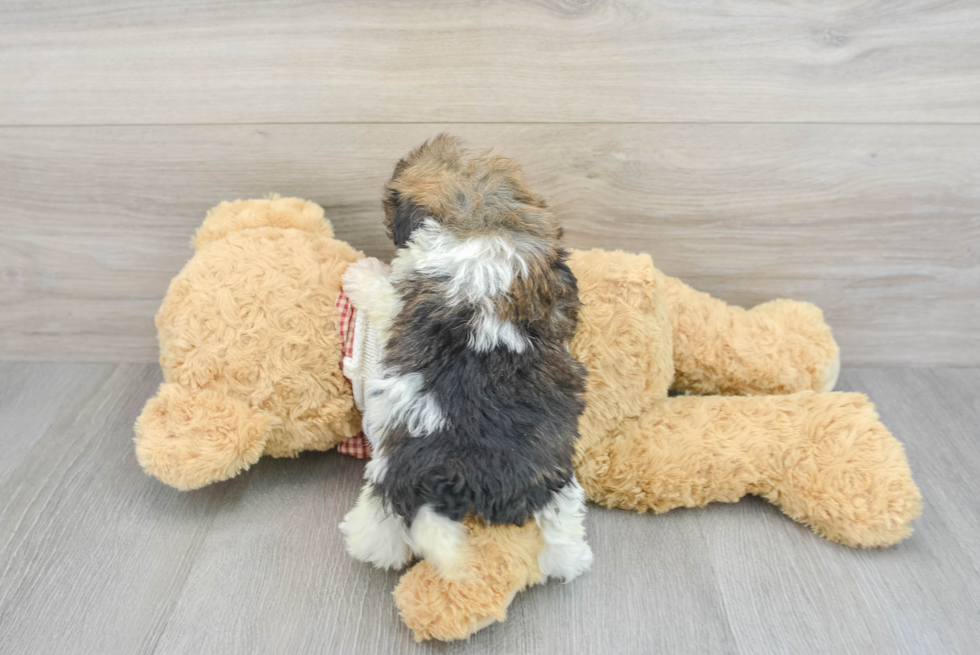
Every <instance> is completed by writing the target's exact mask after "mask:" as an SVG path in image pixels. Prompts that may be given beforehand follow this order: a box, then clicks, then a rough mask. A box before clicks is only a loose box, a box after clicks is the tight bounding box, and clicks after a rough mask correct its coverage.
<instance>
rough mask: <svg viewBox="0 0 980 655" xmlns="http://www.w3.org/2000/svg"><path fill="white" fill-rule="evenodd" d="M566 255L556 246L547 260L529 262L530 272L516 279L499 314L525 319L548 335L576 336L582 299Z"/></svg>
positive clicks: (544, 335) (542, 334)
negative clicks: (579, 297)
mask: <svg viewBox="0 0 980 655" xmlns="http://www.w3.org/2000/svg"><path fill="white" fill-rule="evenodd" d="M567 258H568V254H567V253H566V252H565V251H564V250H560V249H559V250H557V251H555V253H553V254H552V256H551V257H550V261H548V260H545V261H542V262H540V263H538V265H532V266H531V267H530V268H531V271H530V275H528V276H526V277H525V276H521V277H518V278H517V279H515V280H514V282H513V283H512V284H511V287H510V292H509V293H508V294H507V297H506V300H504V301H503V302H502V303H500V304H499V305H498V308H499V311H500V317H501V318H502V319H504V320H511V321H515V322H518V323H524V324H526V325H527V326H528V327H529V328H531V329H532V330H533V331H535V332H537V333H538V334H539V335H541V336H543V337H546V338H549V339H559V340H561V341H566V340H568V339H571V338H572V337H573V336H575V328H576V326H577V324H578V312H579V306H580V304H581V303H580V302H579V299H578V281H577V280H576V279H575V275H574V274H573V273H572V270H571V269H570V268H569V267H568V264H567V263H566V259H567Z"/></svg>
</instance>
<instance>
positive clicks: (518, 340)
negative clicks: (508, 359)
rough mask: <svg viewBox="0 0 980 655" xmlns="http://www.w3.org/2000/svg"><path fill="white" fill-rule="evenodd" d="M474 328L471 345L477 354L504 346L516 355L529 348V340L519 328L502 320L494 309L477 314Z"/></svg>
mask: <svg viewBox="0 0 980 655" xmlns="http://www.w3.org/2000/svg"><path fill="white" fill-rule="evenodd" d="M472 327H473V332H471V333H470V339H469V345H470V348H472V349H473V350H475V351H477V352H481V353H482V352H487V351H490V350H493V349H494V348H496V347H497V346H498V345H500V344H503V345H505V346H507V347H508V348H510V349H511V350H513V351H514V352H516V353H522V352H524V350H525V349H526V348H527V346H528V342H527V339H526V338H525V337H524V335H522V334H521V332H520V330H518V329H517V326H516V325H514V324H513V323H511V322H510V321H502V320H500V317H499V316H497V314H496V312H494V311H493V309H492V308H487V307H484V308H483V309H482V310H481V311H480V312H479V313H478V314H477V317H476V320H475V322H474V325H473V326H472Z"/></svg>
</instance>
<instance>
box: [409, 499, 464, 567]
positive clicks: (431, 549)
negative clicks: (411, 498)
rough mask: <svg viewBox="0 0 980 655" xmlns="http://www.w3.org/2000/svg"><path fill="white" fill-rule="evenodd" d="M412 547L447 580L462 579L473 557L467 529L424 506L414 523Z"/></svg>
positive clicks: (428, 506)
mask: <svg viewBox="0 0 980 655" xmlns="http://www.w3.org/2000/svg"><path fill="white" fill-rule="evenodd" d="M410 535H411V539H412V548H413V549H414V550H415V552H416V553H418V554H419V555H421V556H422V557H424V558H425V559H426V560H427V561H428V562H429V563H430V564H431V565H432V566H433V567H434V568H435V570H436V573H438V574H439V576H440V577H442V578H443V579H444V580H455V579H459V578H461V577H462V575H463V572H464V569H465V564H466V562H467V560H468V555H470V552H469V547H468V546H467V544H466V527H465V526H464V525H463V524H462V523H460V522H458V521H454V520H452V519H451V518H449V517H448V516H443V515H441V514H438V513H436V511H435V510H433V509H432V507H431V506H430V505H423V506H422V507H421V508H420V509H419V511H418V513H417V514H416V515H415V518H414V519H413V520H412V528H411V531H410Z"/></svg>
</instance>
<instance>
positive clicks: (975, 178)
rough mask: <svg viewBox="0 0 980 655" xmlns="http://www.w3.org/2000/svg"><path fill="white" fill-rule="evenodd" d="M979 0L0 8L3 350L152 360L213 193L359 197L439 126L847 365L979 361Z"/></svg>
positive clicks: (349, 224) (352, 237) (362, 218)
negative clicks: (804, 333) (514, 163)
mask: <svg viewBox="0 0 980 655" xmlns="http://www.w3.org/2000/svg"><path fill="white" fill-rule="evenodd" d="M978 35H980V3H977V2H975V0H961V1H955V0H954V1H938V0H935V1H929V0H914V1H913V0H867V1H864V2H859V3H854V2H838V1H832V2H820V3H816V2H795V1H794V2H785V1H763V0H727V1H723V0H717V1H714V0H660V1H640V0H619V1H617V2H612V1H605V0H535V1H526V2H470V1H462V0H459V1H452V2H450V1H439V2H430V3H413V2H407V1H404V2H397V1H392V2H374V1H368V0H345V1H342V2H330V3H315V2H287V1H283V0H281V1H276V2H254V3H253V2H236V3H221V4H217V3H202V2H197V1H194V0H183V1H173V2H168V3H166V4H165V5H162V4H160V3H155V2H150V1H149V0H118V1H113V0H99V1H91V2H85V3H77V2H68V1H66V0H53V1H49V2H45V3H34V2H22V3H7V4H5V5H4V7H3V8H0V207H2V210H0V359H7V360H83V361H153V360H154V359H155V358H156V355H157V351H156V341H155V333H154V327H153V322H152V316H153V314H154V312H155V311H156V308H157V306H158V305H159V302H160V299H161V297H162V295H163V293H164V292H165V290H166V286H167V283H168V281H169V279H170V278H171V277H172V276H173V275H174V274H175V273H176V272H177V271H178V270H179V269H180V267H181V265H182V264H183V262H184V261H186V259H187V258H188V257H189V256H190V248H189V239H190V236H191V235H192V234H193V232H194V229H195V228H196V226H197V225H198V224H199V223H200V221H201V220H202V219H203V217H204V213H205V212H206V210H207V209H208V208H209V207H210V206H211V205H213V204H215V203H217V202H218V201H221V200H226V199H234V198H245V197H255V196H260V195H264V194H266V193H269V192H278V193H281V194H284V195H298V196H302V197H307V198H311V199H313V200H316V201H317V202H319V203H321V204H322V205H324V207H325V208H326V209H327V212H328V215H329V217H330V218H331V220H332V221H333V222H334V225H335V228H336V232H337V235H338V236H339V237H340V238H343V239H346V240H347V241H349V242H350V243H352V244H353V245H355V246H356V247H358V248H360V249H362V250H364V251H365V252H366V253H368V254H371V255H377V256H382V257H386V256H390V254H391V247H390V246H389V244H387V243H386V240H385V238H384V235H383V231H382V229H381V226H380V189H381V186H382V184H383V183H384V181H385V179H386V177H387V175H388V174H389V173H390V171H391V168H392V166H393V164H394V162H395V161H396V160H397V158H398V157H399V156H400V155H402V154H403V153H404V152H406V151H407V150H408V149H409V148H411V147H413V146H414V145H417V144H418V143H419V142H421V141H422V140H424V139H425V138H427V137H429V136H432V135H434V134H437V133H438V132H440V131H450V132H452V133H455V134H458V135H460V136H462V137H464V138H466V139H467V140H468V141H469V142H470V143H471V144H472V145H474V146H477V147H491V146H492V147H496V148H497V149H499V150H500V151H502V152H504V153H506V154H508V155H511V156H513V157H516V158H517V159H518V160H520V161H521V162H522V163H523V164H524V167H525V170H526V173H527V176H528V178H529V180H530V182H531V183H532V185H533V186H534V187H535V188H536V189H537V190H539V192H540V193H541V194H542V195H544V196H545V197H546V198H547V199H548V200H549V201H550V203H551V205H552V206H553V207H554V208H555V211H556V212H557V214H558V215H559V216H560V217H561V218H562V220H563V221H564V224H565V226H566V231H567V234H568V244H569V245H570V246H572V247H579V248H587V247H603V248H622V249H625V250H630V251H645V252H650V253H651V254H652V255H653V257H654V260H655V261H656V263H657V264H658V266H660V268H662V269H663V270H664V271H666V272H668V273H670V274H672V275H677V276H680V277H683V278H685V279H686V280H688V281H689V282H691V283H692V284H694V285H696V286H698V287H699V288H701V289H703V290H705V291H708V292H711V293H713V294H715V295H717V296H719V297H721V298H724V299H725V300H728V301H730V302H734V303H739V304H744V305H753V304H755V303H758V302H761V301H765V300H768V299H771V298H774V297H780V296H784V297H793V298H799V299H805V300H810V301H812V302H815V303H817V304H819V305H820V306H822V307H823V308H824V310H825V313H826V315H827V318H828V320H829V321H830V323H831V325H833V326H834V328H835V334H836V336H837V338H838V341H839V342H840V344H841V346H842V350H843V359H844V363H845V365H893V364H913V365H924V364H947V365H977V364H980V337H978V336H977V335H978V333H977V329H976V326H977V325H978V324H980V36H978Z"/></svg>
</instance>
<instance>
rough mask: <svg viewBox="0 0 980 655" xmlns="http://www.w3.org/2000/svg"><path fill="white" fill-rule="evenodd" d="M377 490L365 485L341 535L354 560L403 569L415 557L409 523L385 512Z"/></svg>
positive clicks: (345, 522) (341, 529) (379, 566)
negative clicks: (410, 540)
mask: <svg viewBox="0 0 980 655" xmlns="http://www.w3.org/2000/svg"><path fill="white" fill-rule="evenodd" d="M372 490H373V487H372V486H371V485H370V484H365V485H364V487H362V488H361V495H360V497H359V498H358V499H357V505H355V506H354V509H352V510H351V511H349V512H347V516H345V517H344V521H343V523H341V524H340V531H341V532H342V533H343V534H344V541H345V542H346V543H347V552H349V553H350V554H351V557H353V558H354V559H357V560H360V561H362V562H369V563H371V564H374V565H375V566H376V567H378V568H379V569H400V568H402V567H404V566H405V565H406V564H408V562H409V560H410V559H411V557H412V549H411V547H410V546H409V536H408V528H407V527H406V526H405V520H404V519H402V517H400V516H398V515H397V514H395V513H393V512H390V511H388V510H386V509H385V507H384V505H383V504H382V502H381V499H380V498H378V496H377V495H376V494H374V493H373V492H372Z"/></svg>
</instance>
